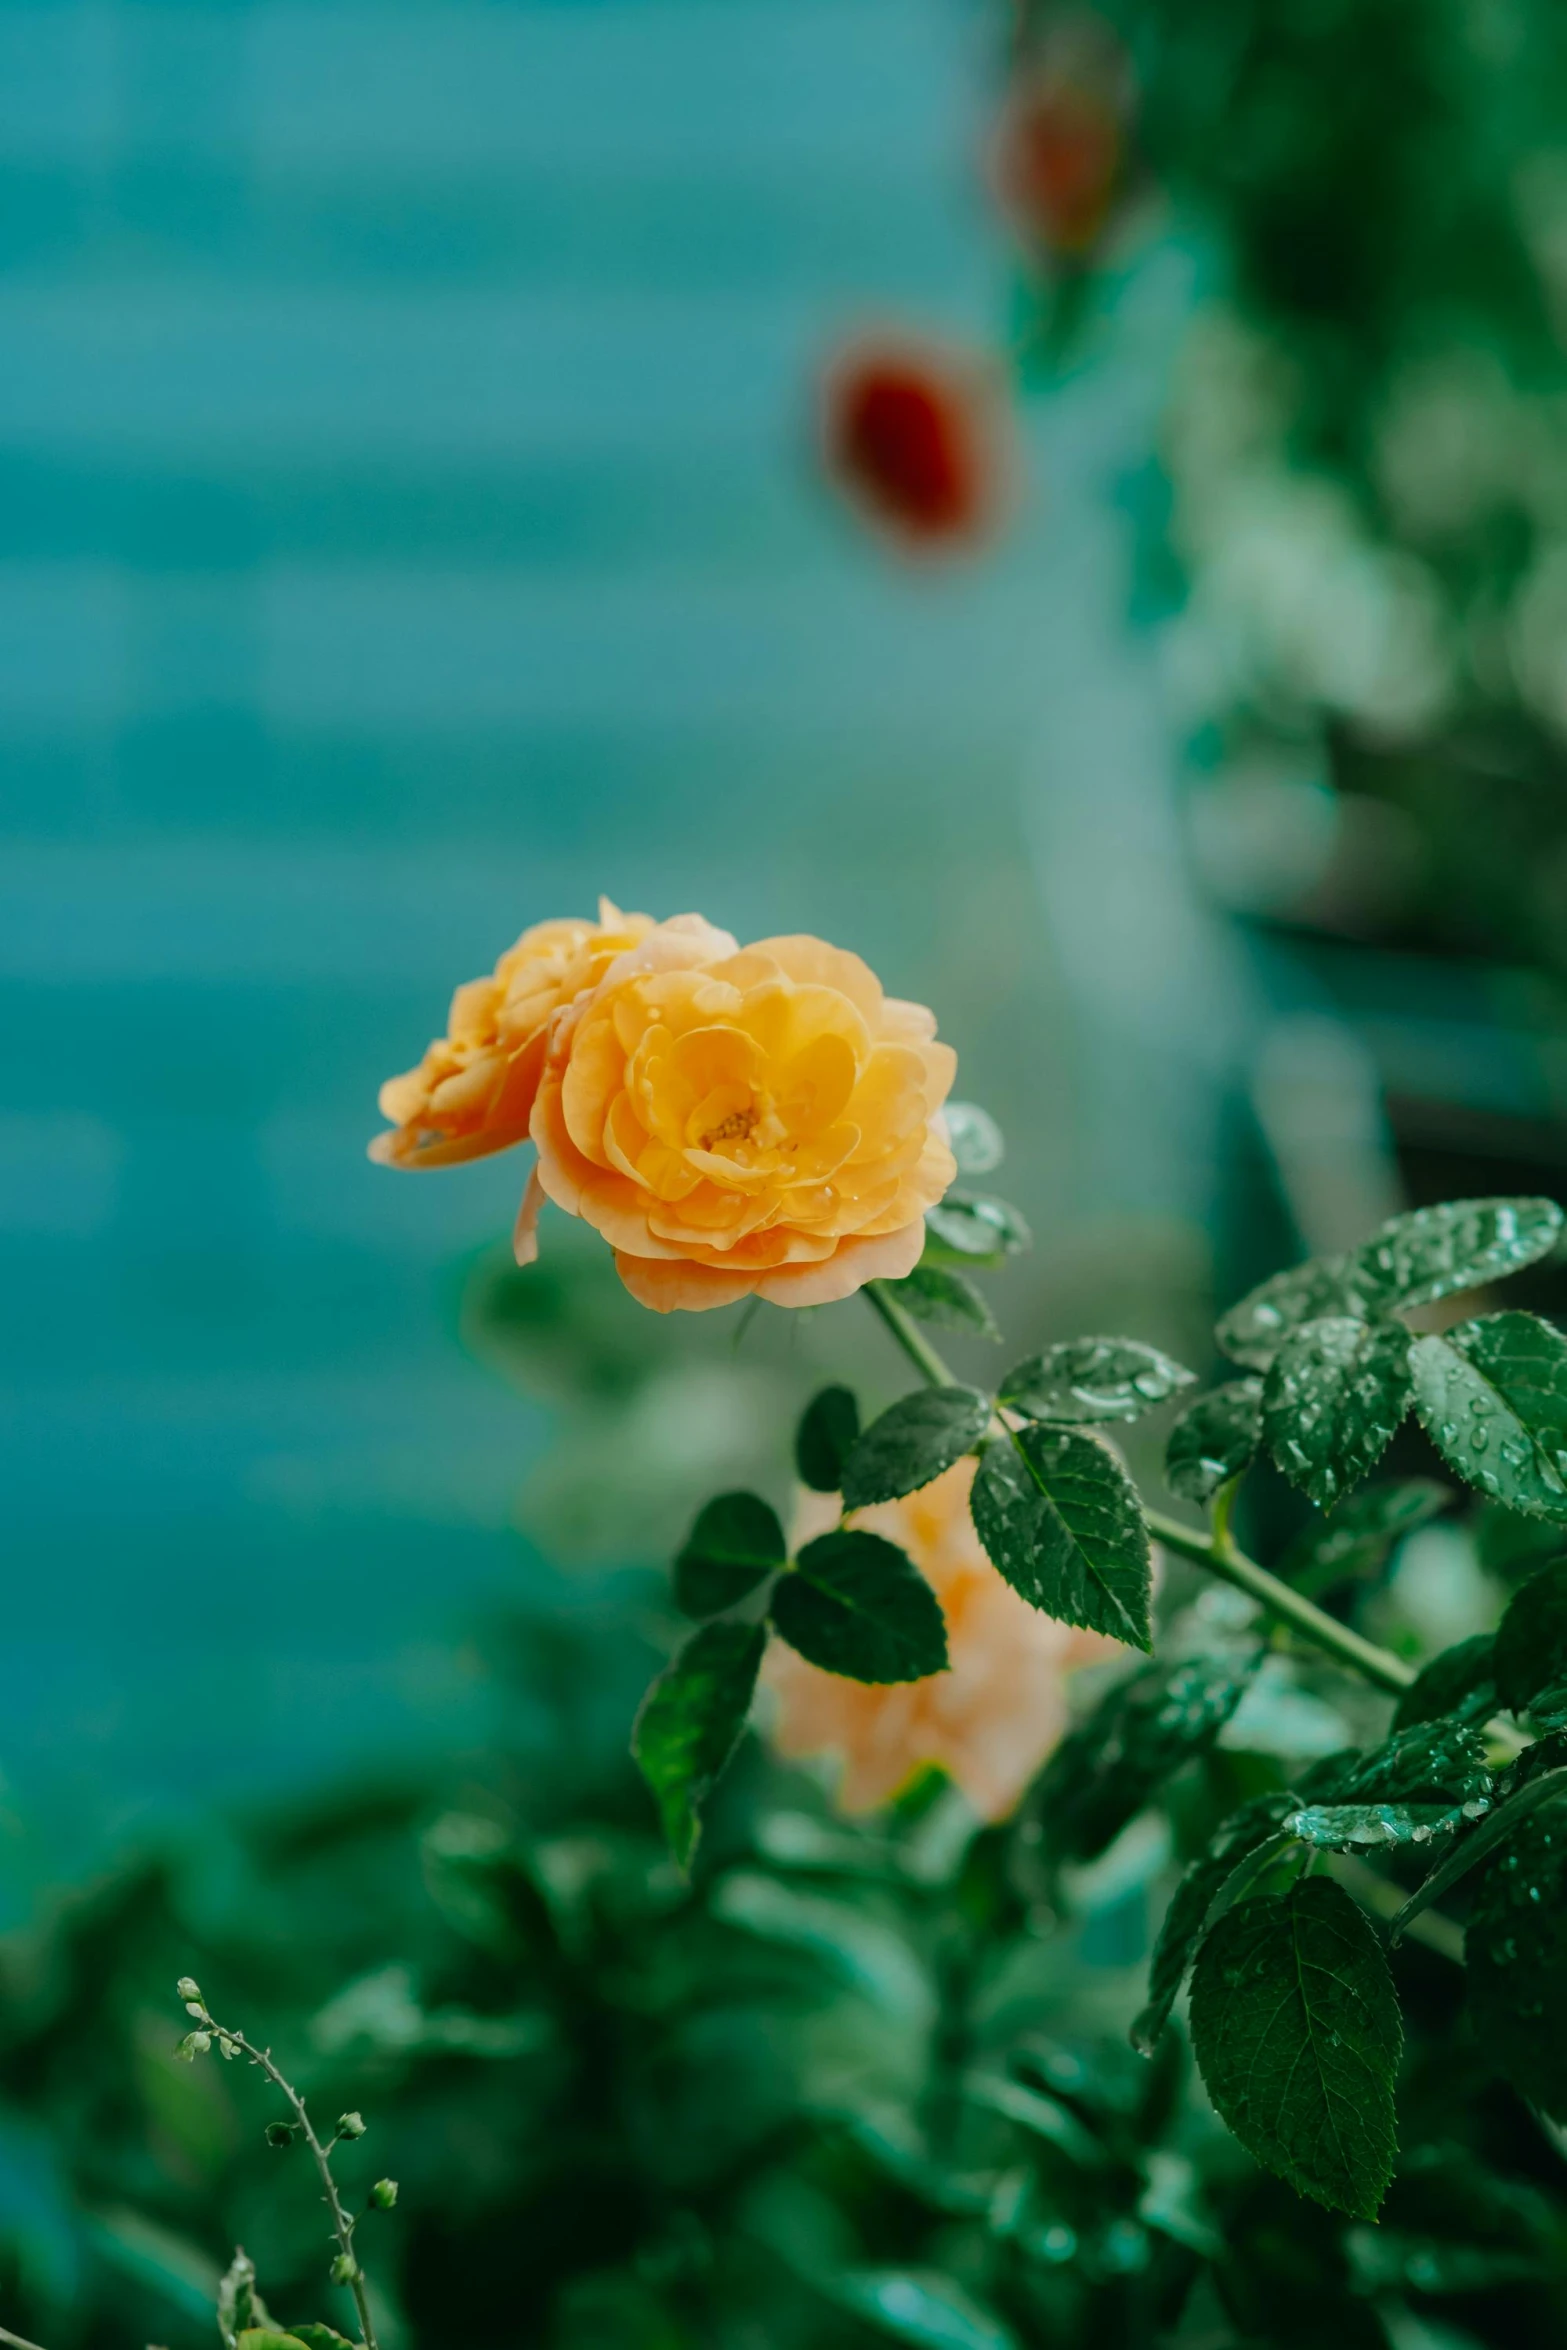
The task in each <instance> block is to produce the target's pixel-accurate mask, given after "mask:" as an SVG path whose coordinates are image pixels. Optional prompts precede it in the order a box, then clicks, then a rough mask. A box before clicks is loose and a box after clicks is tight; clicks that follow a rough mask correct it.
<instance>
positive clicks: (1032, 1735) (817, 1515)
mask: <svg viewBox="0 0 1567 2350" xmlns="http://www.w3.org/2000/svg"><path fill="white" fill-rule="evenodd" d="M977 1465H978V1464H977V1463H976V1462H975V1461H974V1460H973V1459H965V1460H961V1461H959V1462H957V1464H956V1465H955V1466H954V1467H953V1468H950V1469H948V1470H947V1471H946V1472H945V1473H944V1475H942V1476H940V1477H938V1478H937V1479H936V1480H935V1482H934V1483H933V1484H930V1485H927V1486H925V1487H924V1489H923V1490H922V1491H921V1492H919V1493H911V1494H910V1495H908V1497H907V1498H906V1499H905V1500H903V1501H889V1502H881V1503H878V1504H877V1506H876V1507H875V1508H874V1509H866V1510H857V1511H856V1512H855V1513H854V1516H853V1519H852V1521H851V1523H852V1524H854V1525H856V1526H863V1527H865V1528H867V1529H868V1530H869V1531H870V1532H871V1533H873V1534H881V1535H884V1536H885V1537H886V1539H887V1540H888V1541H889V1542H896V1543H897V1544H899V1545H900V1547H901V1548H902V1549H904V1550H906V1551H907V1552H908V1554H909V1556H910V1558H911V1559H913V1561H914V1563H915V1565H916V1566H917V1567H918V1568H919V1570H920V1572H921V1574H922V1575H923V1576H924V1577H925V1579H926V1581H927V1582H928V1583H929V1584H930V1586H931V1589H932V1590H933V1591H934V1592H935V1594H936V1596H937V1598H938V1599H939V1600H940V1602H941V1607H942V1613H943V1614H944V1615H945V1617H946V1619H947V1650H948V1655H949V1657H950V1660H951V1662H950V1665H949V1668H948V1670H947V1671H946V1672H944V1673H933V1674H932V1675H931V1676H930V1678H929V1679H928V1680H924V1681H903V1682H898V1683H895V1684H892V1685H888V1686H878V1687H874V1688H872V1687H868V1686H866V1685H864V1684H862V1683H861V1682H858V1681H849V1680H845V1679H844V1678H842V1677H841V1676H840V1675H839V1674H837V1673H824V1672H823V1671H822V1670H821V1668H820V1667H819V1666H817V1665H811V1664H807V1663H806V1661H805V1659H804V1658H803V1657H801V1656H796V1654H795V1652H794V1650H793V1649H792V1648H788V1647H786V1646H785V1645H784V1643H783V1642H782V1641H781V1640H775V1641H774V1642H773V1643H772V1645H771V1647H770V1648H769V1650H768V1652H767V1661H766V1663H765V1665H764V1666H763V1668H762V1674H763V1680H764V1682H765V1683H766V1685H767V1686H768V1687H770V1688H771V1690H772V1691H773V1694H774V1699H775V1702H776V1708H777V1715H776V1721H775V1724H774V1727H773V1730H772V1743H773V1745H774V1746H775V1747H776V1748H777V1750H778V1752H779V1753H780V1754H782V1755H787V1756H788V1757H789V1758H790V1759H791V1760H793V1761H798V1760H801V1759H803V1758H805V1757H807V1756H827V1757H831V1758H834V1759H836V1760H837V1761H838V1762H840V1763H841V1765H842V1771H841V1776H840V1778H839V1781H838V1803H839V1806H840V1808H841V1809H842V1810H844V1811H846V1812H868V1811H876V1810H878V1809H879V1808H880V1806H881V1805H883V1804H885V1803H889V1802H891V1800H892V1798H893V1797H894V1796H895V1795H896V1794H897V1793H898V1792H899V1790H900V1788H902V1787H904V1786H905V1785H907V1783H908V1782H909V1780H910V1779H912V1778H913V1777H914V1776H915V1775H916V1773H917V1772H919V1771H920V1770H922V1769H924V1768H925V1766H926V1765H928V1764H931V1763H934V1764H938V1765H939V1766H940V1768H941V1769H942V1770H944V1771H945V1772H946V1774H947V1776H948V1777H949V1778H950V1779H951V1780H952V1781H953V1782H954V1783H955V1784H956V1785H957V1786H959V1787H961V1789H962V1790H963V1793H964V1794H965V1795H966V1796H967V1798H968V1800H969V1802H970V1803H971V1804H972V1806H973V1808H974V1810H975V1811H976V1812H977V1813H978V1814H979V1816H980V1818H981V1819H986V1820H999V1819H1003V1818H1005V1816H1006V1814H1007V1813H1008V1812H1009V1811H1010V1810H1011V1809H1012V1807H1013V1805H1014V1804H1015V1803H1016V1802H1017V1800H1018V1798H1019V1797H1020V1796H1021V1794H1022V1793H1023V1790H1024V1788H1025V1787H1026V1786H1027V1785H1028V1783H1029V1781H1030V1779H1032V1777H1033V1776H1034V1773H1035V1772H1036V1771H1037V1770H1038V1769H1039V1766H1040V1764H1041V1763H1042V1762H1043V1761H1044V1760H1045V1758H1046V1756H1047V1755H1049V1754H1050V1753H1051V1752H1052V1751H1053V1749H1054V1748H1055V1747H1056V1746H1057V1745H1058V1744H1059V1742H1060V1739H1061V1736H1062V1733H1063V1732H1064V1731H1065V1729H1066V1727H1067V1685H1068V1677H1069V1675H1070V1674H1071V1673H1072V1671H1073V1670H1074V1669H1075V1668H1076V1667H1077V1666H1079V1665H1085V1664H1100V1663H1104V1662H1107V1661H1108V1660H1110V1659H1112V1658H1115V1657H1119V1656H1124V1654H1125V1651H1124V1649H1122V1647H1121V1646H1120V1644H1119V1642H1117V1641H1114V1640H1111V1639H1108V1638H1107V1637H1106V1636H1105V1635H1104V1634H1103V1633H1099V1632H1080V1631H1077V1630H1076V1629H1074V1627H1073V1626H1071V1625H1069V1624H1058V1623H1056V1622H1055V1621H1054V1620H1053V1618H1051V1617H1050V1616H1042V1615H1041V1614H1040V1613H1039V1610H1038V1609H1037V1608H1032V1607H1030V1606H1029V1604H1028V1602H1027V1601H1026V1600H1024V1599H1020V1598H1019V1597H1018V1595H1017V1593H1016V1592H1015V1591H1014V1590H1013V1589H1012V1586H1011V1585H1010V1584H1009V1583H1006V1582H1003V1580H1002V1578H1001V1577H1000V1576H999V1575H998V1574H997V1572H996V1570H995V1568H994V1567H993V1566H992V1565H991V1563H990V1561H989V1559H988V1558H987V1557H986V1556H985V1553H984V1551H983V1550H982V1549H981V1548H980V1544H979V1537H978V1536H977V1535H976V1533H975V1532H974V1528H973V1524H972V1522H971V1520H970V1518H969V1509H968V1497H969V1488H970V1486H971V1485H972V1484H973V1482H974V1471H975V1468H976V1467H977ZM837 1516H838V1505H837V1503H836V1501H835V1500H834V1499H833V1497H832V1496H831V1495H824V1494H816V1493H812V1494H806V1495H804V1496H803V1497H802V1500H801V1503H800V1507H799V1511H798V1513H797V1523H796V1526H795V1540H796V1545H798V1544H799V1543H800V1542H804V1541H808V1540H809V1539H810V1537H811V1536H812V1535H813V1534H820V1533H824V1532H825V1531H826V1529H827V1527H828V1526H831V1525H835V1524H836V1523H837Z"/></svg>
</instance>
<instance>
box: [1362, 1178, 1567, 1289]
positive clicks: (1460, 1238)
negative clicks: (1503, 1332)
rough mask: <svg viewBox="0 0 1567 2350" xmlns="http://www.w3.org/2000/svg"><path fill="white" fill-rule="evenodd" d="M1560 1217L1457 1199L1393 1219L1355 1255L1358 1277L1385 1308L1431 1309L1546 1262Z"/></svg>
mask: <svg viewBox="0 0 1567 2350" xmlns="http://www.w3.org/2000/svg"><path fill="white" fill-rule="evenodd" d="M1561 1230H1562V1211H1561V1209H1560V1208H1559V1207H1558V1206H1557V1205H1556V1202H1555V1201H1554V1200H1549V1199H1460V1200H1449V1201H1448V1202H1447V1203H1446V1204H1445V1205H1444V1206H1442V1207H1439V1208H1418V1209H1416V1211H1415V1212H1414V1214H1413V1215H1409V1216H1394V1217H1393V1218H1392V1220H1391V1221H1390V1222H1389V1223H1386V1224H1384V1225H1383V1226H1382V1227H1381V1229H1380V1230H1379V1231H1377V1232H1374V1233H1373V1234H1372V1236H1371V1238H1370V1239H1369V1240H1368V1241H1367V1242H1366V1243H1365V1245H1364V1247H1362V1248H1358V1249H1356V1250H1355V1252H1354V1261H1355V1265H1356V1268H1357V1276H1358V1278H1359V1280H1360V1282H1361V1284H1362V1286H1363V1287H1364V1288H1365V1290H1366V1292H1367V1294H1368V1295H1370V1296H1372V1297H1374V1298H1375V1299H1376V1300H1377V1301H1378V1303H1379V1304H1380V1305H1381V1306H1383V1307H1384V1308H1391V1307H1394V1306H1396V1307H1398V1308H1400V1309H1402V1308H1404V1307H1407V1306H1423V1305H1430V1304H1431V1303H1433V1301H1434V1300H1435V1299H1437V1298H1439V1297H1454V1296H1456V1295H1457V1294H1458V1292H1459V1291H1460V1290H1464V1289H1478V1288H1479V1287H1480V1285H1481V1284H1482V1282H1486V1281H1495V1280H1498V1279H1500V1278H1501V1276H1502V1275H1504V1274H1507V1273H1516V1272H1517V1271H1518V1270H1519V1269H1520V1267H1522V1266H1524V1265H1532V1264H1533V1263H1534V1262H1535V1260H1536V1259H1537V1258H1539V1257H1543V1256H1548V1255H1549V1254H1550V1252H1551V1250H1552V1249H1553V1248H1554V1247H1555V1246H1556V1243H1557V1241H1558V1240H1559V1239H1560V1237H1561Z"/></svg>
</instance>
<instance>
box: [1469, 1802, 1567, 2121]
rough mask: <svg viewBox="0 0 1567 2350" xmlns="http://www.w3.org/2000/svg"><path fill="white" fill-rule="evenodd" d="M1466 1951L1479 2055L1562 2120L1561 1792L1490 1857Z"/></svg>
mask: <svg viewBox="0 0 1567 2350" xmlns="http://www.w3.org/2000/svg"><path fill="white" fill-rule="evenodd" d="M1536 1784H1543V1782H1538V1781H1537V1782H1536ZM1464 1955H1465V1960H1466V1963H1467V1966H1468V1972H1469V2006H1470V2012H1471V2013H1472V2015H1473V2017H1474V2022H1475V2029H1476V2031H1477V2032H1478V2034H1479V2036H1480V2039H1481V2042H1482V2044H1483V2045H1484V2047H1485V2050H1486V2053H1487V2054H1488V2055H1489V2056H1490V2057H1491V2058H1492V2059H1493V2060H1494V2061H1495V2063H1496V2064H1497V2066H1498V2067H1499V2069H1500V2070H1501V2071H1502V2072H1503V2073H1504V2074H1505V2075H1506V2077H1507V2079H1508V2080H1510V2081H1511V2082H1512V2084H1513V2087H1514V2088H1515V2089H1517V2090H1518V2092H1519V2094H1520V2095H1521V2096H1524V2097H1527V2098H1528V2099H1529V2101H1530V2103H1531V2104H1534V2105H1539V2106H1543V2107H1544V2109H1545V2111H1546V2112H1547V2113H1549V2114H1551V2115H1553V2116H1554V2117H1555V2118H1556V2119H1557V2120H1558V2121H1567V1798H1563V1797H1561V1796H1555V1797H1553V1798H1552V1799H1551V1800H1550V1801H1547V1802H1541V1803H1538V1804H1536V1806H1535V1807H1534V1809H1533V1810H1532V1811H1531V1812H1530V1814H1529V1816H1528V1817H1527V1818H1526V1819H1524V1820H1522V1821H1520V1822H1519V1823H1518V1825H1517V1826H1516V1827H1515V1828H1514V1830H1513V1833H1512V1834H1511V1836H1510V1837H1509V1839H1508V1841H1507V1844H1506V1847H1505V1849H1504V1850H1502V1851H1500V1852H1498V1853H1496V1854H1495V1855H1494V1856H1493V1857H1492V1858H1491V1860H1490V1861H1489V1862H1488V1864H1487V1867H1486V1871H1485V1874H1484V1876H1483V1877H1482V1878H1481V1880H1480V1887H1479V1891H1478V1893H1477V1895H1476V1898H1475V1905H1474V1908H1473V1910H1472V1911H1471V1912H1470V1917H1469V1927H1468V1931H1467V1933H1466V1934H1465V1937H1464Z"/></svg>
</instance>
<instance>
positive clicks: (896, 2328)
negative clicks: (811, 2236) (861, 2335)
mask: <svg viewBox="0 0 1567 2350" xmlns="http://www.w3.org/2000/svg"><path fill="white" fill-rule="evenodd" d="M831 2290H832V2297H833V2299H834V2300H835V2301H836V2302H837V2303H838V2304H839V2306H840V2307H841V2308H843V2309H846V2310H848V2311H849V2312H850V2314H851V2315H852V2316H854V2317H857V2318H859V2319H860V2320H861V2322H862V2323H863V2324H865V2325H868V2326H871V2327H873V2328H874V2329H875V2330H876V2332H878V2333H880V2334H885V2335H887V2336H889V2337H890V2338H891V2340H893V2341H894V2342H904V2343H907V2344H908V2346H909V2350H1016V2336H1015V2335H1014V2334H1013V2333H1012V2331H1011V2328H1010V2327H1008V2326H1005V2325H1003V2324H1002V2322H1001V2320H1000V2318H999V2317H997V2316H995V2315H994V2313H993V2312H992V2311H990V2310H988V2309H982V2308H981V2307H980V2305H979V2304H978V2302H976V2301H971V2300H970V2299H969V2296H968V2295H967V2294H966V2293H965V2292H963V2291H962V2290H961V2289H960V2288H959V2287H958V2286H957V2285H954V2284H952V2283H951V2282H950V2281H949V2280H948V2279H947V2278H946V2277H944V2276H941V2275H939V2274H937V2273H936V2272H934V2271H930V2272H926V2271H923V2270H915V2269H891V2268H883V2269H870V2268H866V2269H853V2270H850V2271H849V2272H848V2273H847V2274H846V2275H844V2276H840V2277H839V2278H837V2279H836V2281H835V2282H834V2284H833V2286H832V2288H831Z"/></svg>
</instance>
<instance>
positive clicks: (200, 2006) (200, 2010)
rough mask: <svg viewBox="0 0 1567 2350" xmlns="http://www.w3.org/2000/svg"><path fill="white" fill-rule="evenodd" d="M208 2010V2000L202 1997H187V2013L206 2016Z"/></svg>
mask: <svg viewBox="0 0 1567 2350" xmlns="http://www.w3.org/2000/svg"><path fill="white" fill-rule="evenodd" d="M206 2012H207V2008H206V2002H205V2001H204V2000H201V1999H187V2000H186V2002H185V2013H186V2014H187V2015H199V2016H205V2015H206Z"/></svg>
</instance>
